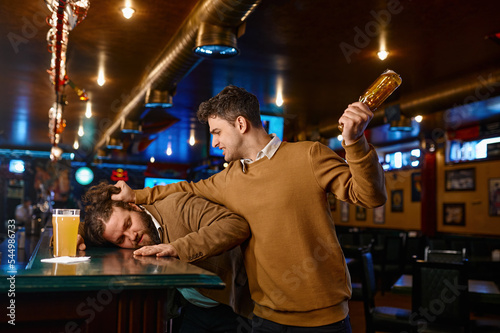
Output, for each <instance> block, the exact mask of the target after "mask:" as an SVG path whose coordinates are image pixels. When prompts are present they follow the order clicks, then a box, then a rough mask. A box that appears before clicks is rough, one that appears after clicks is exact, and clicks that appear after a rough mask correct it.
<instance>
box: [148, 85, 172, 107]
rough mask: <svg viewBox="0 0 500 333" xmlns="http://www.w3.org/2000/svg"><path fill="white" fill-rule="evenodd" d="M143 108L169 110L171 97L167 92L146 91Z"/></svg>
mask: <svg viewBox="0 0 500 333" xmlns="http://www.w3.org/2000/svg"><path fill="white" fill-rule="evenodd" d="M145 106H146V107H147V108H158V107H160V108H170V107H172V106H173V102H172V95H171V94H170V93H169V92H168V91H167V90H164V91H162V90H157V89H148V91H147V92H146V101H145Z"/></svg>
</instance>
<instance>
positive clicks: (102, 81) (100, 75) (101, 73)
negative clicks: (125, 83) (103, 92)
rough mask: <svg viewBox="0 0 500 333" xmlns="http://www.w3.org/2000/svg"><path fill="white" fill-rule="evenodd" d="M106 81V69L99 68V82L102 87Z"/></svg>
mask: <svg viewBox="0 0 500 333" xmlns="http://www.w3.org/2000/svg"><path fill="white" fill-rule="evenodd" d="M104 83H106V80H105V79H104V69H102V68H101V69H99V75H98V77H97V84H98V85H100V86H101V87H102V86H103V85H104Z"/></svg>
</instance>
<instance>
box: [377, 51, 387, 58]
mask: <svg viewBox="0 0 500 333" xmlns="http://www.w3.org/2000/svg"><path fill="white" fill-rule="evenodd" d="M377 55H378V58H379V59H380V60H385V59H387V57H388V56H389V52H387V51H386V50H380V51H378V53H377Z"/></svg>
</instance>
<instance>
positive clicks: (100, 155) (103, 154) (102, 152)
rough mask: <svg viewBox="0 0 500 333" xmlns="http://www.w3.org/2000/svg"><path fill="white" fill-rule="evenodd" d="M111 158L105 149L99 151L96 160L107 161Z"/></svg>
mask: <svg viewBox="0 0 500 333" xmlns="http://www.w3.org/2000/svg"><path fill="white" fill-rule="evenodd" d="M109 158H110V156H109V155H108V154H107V153H106V151H105V150H104V149H98V150H97V154H96V159H98V160H107V159H109Z"/></svg>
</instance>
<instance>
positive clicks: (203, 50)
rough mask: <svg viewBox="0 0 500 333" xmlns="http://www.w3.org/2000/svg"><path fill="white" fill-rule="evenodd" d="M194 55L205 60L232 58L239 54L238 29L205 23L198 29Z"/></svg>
mask: <svg viewBox="0 0 500 333" xmlns="http://www.w3.org/2000/svg"><path fill="white" fill-rule="evenodd" d="M193 51H194V53H195V54H197V55H199V56H201V57H204V58H215V59H217V58H218V59H221V58H230V57H234V56H235V55H237V54H238V53H239V50H238V48H237V47H236V29H235V28H232V27H221V26H218V25H213V24H209V23H206V22H203V23H202V24H201V25H200V28H199V29H198V36H197V38H196V46H195V47H194V50H193Z"/></svg>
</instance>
